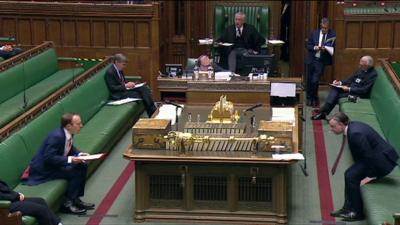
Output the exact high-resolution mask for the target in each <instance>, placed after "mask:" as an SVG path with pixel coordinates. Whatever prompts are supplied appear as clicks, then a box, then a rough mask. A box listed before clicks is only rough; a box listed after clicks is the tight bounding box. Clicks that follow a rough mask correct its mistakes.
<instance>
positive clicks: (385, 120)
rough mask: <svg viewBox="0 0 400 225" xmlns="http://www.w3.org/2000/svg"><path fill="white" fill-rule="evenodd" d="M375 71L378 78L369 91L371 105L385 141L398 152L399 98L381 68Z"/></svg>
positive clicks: (399, 141) (399, 143)
mask: <svg viewBox="0 0 400 225" xmlns="http://www.w3.org/2000/svg"><path fill="white" fill-rule="evenodd" d="M376 71H377V72H378V77H377V80H376V81H375V84H374V86H373V88H372V91H371V104H372V107H373V108H374V111H375V113H376V117H377V119H378V121H379V124H380V127H381V129H382V131H383V133H384V135H385V137H386V140H388V141H389V142H390V143H391V144H392V145H393V146H394V147H395V148H396V149H397V150H398V151H400V138H399V137H400V136H399V134H400V133H399V128H400V119H399V115H400V114H399V113H400V96H399V95H398V94H397V92H396V90H395V89H394V88H393V85H392V84H391V82H390V81H389V79H388V77H387V75H386V73H385V72H384V70H383V69H382V67H377V68H376Z"/></svg>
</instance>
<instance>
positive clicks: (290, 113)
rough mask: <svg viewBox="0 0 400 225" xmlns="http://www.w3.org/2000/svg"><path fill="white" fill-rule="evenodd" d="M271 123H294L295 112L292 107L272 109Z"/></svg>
mask: <svg viewBox="0 0 400 225" xmlns="http://www.w3.org/2000/svg"><path fill="white" fill-rule="evenodd" d="M271 120H272V121H286V122H291V123H293V125H294V123H295V122H296V115H295V110H294V108H292V107H273V108H272V119H271Z"/></svg>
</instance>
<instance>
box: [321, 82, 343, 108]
mask: <svg viewBox="0 0 400 225" xmlns="http://www.w3.org/2000/svg"><path fill="white" fill-rule="evenodd" d="M347 96H349V93H348V92H344V91H343V89H341V88H336V87H331V90H330V91H329V94H328V97H327V98H326V99H325V103H324V105H323V106H322V107H321V113H325V114H329V113H330V112H331V111H332V109H333V108H335V105H336V104H337V103H338V102H339V99H340V98H344V97H347Z"/></svg>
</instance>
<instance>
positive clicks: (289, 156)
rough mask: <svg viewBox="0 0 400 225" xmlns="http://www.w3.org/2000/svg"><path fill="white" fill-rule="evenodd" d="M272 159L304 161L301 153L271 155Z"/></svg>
mask: <svg viewBox="0 0 400 225" xmlns="http://www.w3.org/2000/svg"><path fill="white" fill-rule="evenodd" d="M272 158H273V159H277V160H293V159H294V160H304V156H303V154H301V153H289V154H272Z"/></svg>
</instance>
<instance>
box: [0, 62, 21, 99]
mask: <svg viewBox="0 0 400 225" xmlns="http://www.w3.org/2000/svg"><path fill="white" fill-rule="evenodd" d="M23 80H24V73H23V70H22V67H21V66H18V65H17V66H14V67H11V68H9V69H7V70H4V71H2V72H0V90H1V95H0V103H3V102H5V101H6V100H7V99H9V98H12V97H13V96H15V95H17V94H18V93H19V92H21V91H22V90H24V83H23V82H22V81H23ZM25 87H27V86H25Z"/></svg>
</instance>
